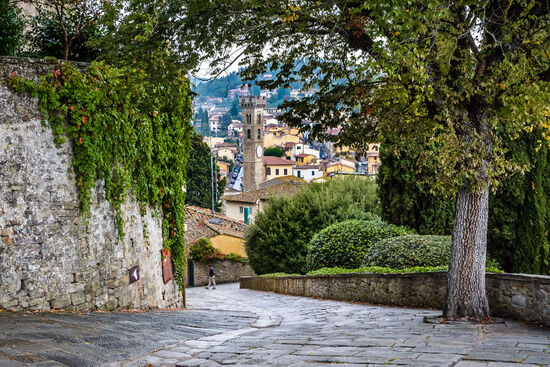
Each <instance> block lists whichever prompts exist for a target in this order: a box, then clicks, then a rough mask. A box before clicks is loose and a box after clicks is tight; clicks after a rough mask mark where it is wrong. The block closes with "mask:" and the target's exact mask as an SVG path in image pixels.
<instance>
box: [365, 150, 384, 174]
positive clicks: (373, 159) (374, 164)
mask: <svg viewBox="0 0 550 367" xmlns="http://www.w3.org/2000/svg"><path fill="white" fill-rule="evenodd" d="M367 160H368V166H367V167H368V173H369V175H371V176H375V175H376V174H377V173H378V168H379V167H380V165H381V162H380V157H379V155H378V152H373V153H368V154H367Z"/></svg>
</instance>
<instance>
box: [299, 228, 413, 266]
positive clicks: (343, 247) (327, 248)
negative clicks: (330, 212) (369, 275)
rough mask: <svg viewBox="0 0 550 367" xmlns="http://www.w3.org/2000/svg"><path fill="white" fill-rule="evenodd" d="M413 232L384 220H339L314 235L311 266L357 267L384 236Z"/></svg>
mask: <svg viewBox="0 0 550 367" xmlns="http://www.w3.org/2000/svg"><path fill="white" fill-rule="evenodd" d="M409 233H411V232H410V231H409V230H407V229H406V228H404V227H398V226H395V225H393V224H388V223H384V222H381V221H362V220H348V221H345V222H341V223H335V224H333V225H331V226H329V227H327V228H325V229H323V230H322V231H320V232H319V233H317V234H316V235H315V236H314V237H313V238H312V240H311V242H310V249H309V253H308V255H307V266H308V269H310V270H315V269H319V268H323V267H334V266H342V267H349V268H357V267H359V266H360V265H361V263H362V262H363V258H364V256H365V253H366V251H367V249H368V248H369V247H370V246H371V245H373V244H374V243H376V242H378V241H380V240H382V239H384V238H388V237H395V236H402V235H405V234H409Z"/></svg>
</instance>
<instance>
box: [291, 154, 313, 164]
mask: <svg viewBox="0 0 550 367" xmlns="http://www.w3.org/2000/svg"><path fill="white" fill-rule="evenodd" d="M317 159H318V158H317V157H315V156H314V155H313V154H298V155H297V156H296V165H297V166H303V165H307V164H313V163H317Z"/></svg>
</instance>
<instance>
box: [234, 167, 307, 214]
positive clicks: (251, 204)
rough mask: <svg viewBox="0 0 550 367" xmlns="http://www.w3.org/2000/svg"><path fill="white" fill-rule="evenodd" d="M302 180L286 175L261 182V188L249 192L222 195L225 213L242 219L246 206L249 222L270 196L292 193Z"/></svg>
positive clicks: (301, 183)
mask: <svg viewBox="0 0 550 367" xmlns="http://www.w3.org/2000/svg"><path fill="white" fill-rule="evenodd" d="M304 183H305V181H304V180H299V179H296V178H293V179H290V178H288V177H286V178H283V179H274V180H271V181H266V182H264V183H263V184H262V186H264V187H263V188H261V189H259V190H255V191H251V192H243V193H241V194H238V195H226V196H224V198H223V200H224V204H225V215H226V216H228V217H229V218H231V219H234V220H238V221H244V219H245V209H246V208H248V212H249V214H248V215H249V223H252V222H253V221H254V218H255V217H256V215H257V214H258V212H260V211H262V210H263V209H264V207H265V205H266V203H267V201H268V200H269V198H270V197H271V196H281V195H293V194H294V193H296V192H297V191H298V190H299V189H300V187H301V185H303V184H304Z"/></svg>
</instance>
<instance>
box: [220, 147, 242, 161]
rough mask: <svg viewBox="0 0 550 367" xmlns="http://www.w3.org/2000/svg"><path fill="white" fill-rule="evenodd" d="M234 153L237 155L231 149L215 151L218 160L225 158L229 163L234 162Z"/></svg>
mask: <svg viewBox="0 0 550 367" xmlns="http://www.w3.org/2000/svg"><path fill="white" fill-rule="evenodd" d="M236 153H237V150H234V149H231V148H220V149H218V150H217V151H216V155H217V156H218V158H225V159H229V160H231V161H234V160H235V154H236Z"/></svg>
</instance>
